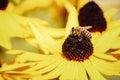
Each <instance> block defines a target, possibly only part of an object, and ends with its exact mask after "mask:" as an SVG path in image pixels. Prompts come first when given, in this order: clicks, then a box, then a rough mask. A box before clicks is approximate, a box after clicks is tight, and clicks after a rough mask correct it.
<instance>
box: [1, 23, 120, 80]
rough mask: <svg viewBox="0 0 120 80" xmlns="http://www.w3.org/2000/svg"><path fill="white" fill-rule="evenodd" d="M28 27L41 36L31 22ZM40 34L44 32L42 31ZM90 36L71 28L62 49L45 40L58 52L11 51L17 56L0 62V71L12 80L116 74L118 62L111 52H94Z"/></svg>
mask: <svg viewBox="0 0 120 80" xmlns="http://www.w3.org/2000/svg"><path fill="white" fill-rule="evenodd" d="M30 26H31V28H32V30H33V33H34V34H35V36H36V37H37V38H39V39H40V37H41V34H40V33H39V31H38V30H37V29H36V28H35V26H34V25H33V24H31V25H30ZM43 35H45V34H44V33H43ZM91 37H92V36H91V34H90V32H89V31H87V30H86V29H84V28H80V27H74V28H72V30H71V33H70V34H69V35H68V37H67V38H66V39H65V41H64V43H63V44H62V45H61V46H62V50H61V49H58V51H56V50H54V48H52V47H53V46H55V47H56V49H57V46H56V45H54V44H55V43H52V45H53V46H52V45H51V43H50V44H49V42H47V41H46V40H45V39H44V41H45V42H46V43H47V44H48V45H49V46H51V48H50V49H51V50H52V51H53V52H52V51H51V53H55V52H56V53H57V54H54V55H42V54H34V53H30V52H25V51H15V53H14V52H13V51H11V52H10V53H11V54H16V55H17V58H16V60H15V62H14V64H12V65H3V67H2V68H1V70H0V72H2V73H6V74H7V75H10V76H7V75H6V76H7V77H8V78H11V79H12V78H13V77H14V78H15V77H17V76H19V77H20V78H25V79H27V78H28V79H31V80H49V79H55V80H56V79H59V80H82V79H84V80H89V79H91V80H96V79H97V80H106V78H105V77H103V74H104V75H119V72H120V69H119V67H120V65H119V61H118V60H117V59H116V58H114V57H112V56H110V55H106V54H102V53H101V54H100V53H98V51H97V53H95V52H96V51H94V50H95V47H94V46H93V44H92V42H91V40H90V39H91ZM41 38H42V37H41ZM43 38H47V39H48V40H49V41H50V42H51V40H52V38H51V39H50V37H49V36H48V37H47V36H45V37H43ZM40 40H41V39H40ZM42 40H43V39H42ZM43 47H44V46H43ZM26 56H27V57H26ZM8 67H9V68H8ZM15 74H17V75H15ZM1 75H4V74H1Z"/></svg>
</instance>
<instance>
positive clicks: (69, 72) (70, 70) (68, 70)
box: [60, 62, 75, 80]
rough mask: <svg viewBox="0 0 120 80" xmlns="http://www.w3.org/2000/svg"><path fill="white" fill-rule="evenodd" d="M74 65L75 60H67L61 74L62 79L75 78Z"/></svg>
mask: <svg viewBox="0 0 120 80" xmlns="http://www.w3.org/2000/svg"><path fill="white" fill-rule="evenodd" d="M74 65H75V63H74V62H67V64H66V67H65V68H64V72H63V74H62V75H61V76H60V80H74V75H75V74H74V68H75V67H74Z"/></svg>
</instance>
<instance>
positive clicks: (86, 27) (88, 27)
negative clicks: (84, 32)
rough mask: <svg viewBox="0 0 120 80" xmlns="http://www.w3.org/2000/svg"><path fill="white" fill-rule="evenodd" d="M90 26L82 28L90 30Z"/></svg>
mask: <svg viewBox="0 0 120 80" xmlns="http://www.w3.org/2000/svg"><path fill="white" fill-rule="evenodd" d="M90 28H92V26H84V29H90Z"/></svg>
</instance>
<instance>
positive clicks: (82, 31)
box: [71, 26, 92, 39]
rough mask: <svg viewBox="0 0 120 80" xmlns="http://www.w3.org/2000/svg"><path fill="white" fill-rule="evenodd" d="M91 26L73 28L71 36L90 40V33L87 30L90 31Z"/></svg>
mask: <svg viewBox="0 0 120 80" xmlns="http://www.w3.org/2000/svg"><path fill="white" fill-rule="evenodd" d="M90 28H91V26H87V27H73V28H72V31H71V34H74V36H79V37H80V36H85V37H86V38H88V39H91V38H92V35H91V33H90V32H89V31H88V30H87V29H90Z"/></svg>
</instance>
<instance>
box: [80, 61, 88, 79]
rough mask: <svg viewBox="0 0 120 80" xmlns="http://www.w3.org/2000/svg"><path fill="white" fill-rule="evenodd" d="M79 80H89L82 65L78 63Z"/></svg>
mask: <svg viewBox="0 0 120 80" xmlns="http://www.w3.org/2000/svg"><path fill="white" fill-rule="evenodd" d="M78 72H79V77H80V78H79V80H89V79H88V76H87V74H86V70H85V67H84V65H83V64H81V63H78Z"/></svg>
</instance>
